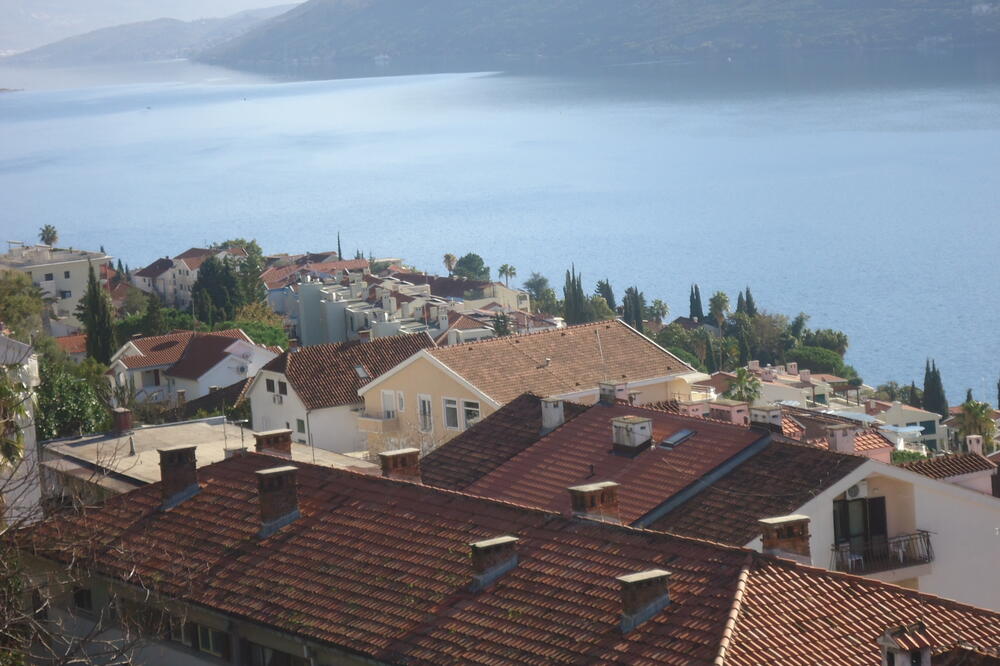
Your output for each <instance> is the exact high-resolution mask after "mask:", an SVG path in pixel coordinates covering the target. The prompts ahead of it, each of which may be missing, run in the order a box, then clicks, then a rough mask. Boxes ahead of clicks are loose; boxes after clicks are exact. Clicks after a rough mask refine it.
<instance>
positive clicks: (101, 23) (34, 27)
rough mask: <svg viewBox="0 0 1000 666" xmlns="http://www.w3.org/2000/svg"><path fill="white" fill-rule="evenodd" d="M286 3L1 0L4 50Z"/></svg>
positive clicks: (272, 0) (246, 0) (240, 0)
mask: <svg viewBox="0 0 1000 666" xmlns="http://www.w3.org/2000/svg"><path fill="white" fill-rule="evenodd" d="M290 1H291V2H294V0H290ZM282 4H289V0H286V1H282V0H0V52H6V51H17V50H25V49H30V48H34V47H36V46H41V45H42V44H47V43H49V42H53V41H56V40H59V39H63V38H65V37H70V36H72V35H78V34H81V33H84V32H89V31H91V30H96V29H98V28H105V27H108V26H112V25H119V24H122V23H132V22H135V21H146V20H149V19H155V18H163V17H168V18H176V19H182V20H185V21H187V20H191V19H196V18H208V17H217V16H226V15H228V14H234V13H236V12H239V11H242V10H244V9H255V8H258V7H271V6H275V5H282Z"/></svg>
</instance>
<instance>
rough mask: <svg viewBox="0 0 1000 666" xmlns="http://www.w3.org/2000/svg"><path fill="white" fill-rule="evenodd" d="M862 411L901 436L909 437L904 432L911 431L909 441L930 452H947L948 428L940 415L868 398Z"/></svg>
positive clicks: (909, 406)
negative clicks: (916, 442)
mask: <svg viewBox="0 0 1000 666" xmlns="http://www.w3.org/2000/svg"><path fill="white" fill-rule="evenodd" d="M863 407H864V411H865V413H866V414H868V415H869V416H874V417H875V418H877V419H878V420H879V421H881V422H882V423H884V424H885V425H887V426H890V427H891V428H894V429H897V430H898V431H899V432H900V433H901V434H902V435H906V436H908V437H909V434H908V433H907V432H906V431H908V430H909V431H912V433H913V434H912V437H909V438H910V439H912V440H914V441H919V443H921V444H923V445H924V446H926V447H927V448H928V449H931V450H932V451H947V450H948V441H949V435H948V426H946V425H944V422H943V419H942V418H941V415H940V414H938V413H936V412H929V411H927V410H926V409H921V408H920V407H913V406H912V405H907V404H905V403H902V402H899V401H898V400H897V401H895V402H889V401H888V400H876V399H874V398H870V399H868V400H866V401H865V403H864V405H863Z"/></svg>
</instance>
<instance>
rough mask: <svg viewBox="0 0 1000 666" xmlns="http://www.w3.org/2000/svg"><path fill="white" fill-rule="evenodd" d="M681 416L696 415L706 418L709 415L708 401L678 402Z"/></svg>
mask: <svg viewBox="0 0 1000 666" xmlns="http://www.w3.org/2000/svg"><path fill="white" fill-rule="evenodd" d="M677 407H678V411H680V413H681V416H695V417H697V418H701V419H703V418H705V417H706V416H708V403H707V402H705V401H703V400H682V401H680V402H678V403H677Z"/></svg>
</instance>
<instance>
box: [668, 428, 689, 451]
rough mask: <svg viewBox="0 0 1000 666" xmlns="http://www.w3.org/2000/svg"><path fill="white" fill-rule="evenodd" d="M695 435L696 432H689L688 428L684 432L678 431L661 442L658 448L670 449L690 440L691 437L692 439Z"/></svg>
mask: <svg viewBox="0 0 1000 666" xmlns="http://www.w3.org/2000/svg"><path fill="white" fill-rule="evenodd" d="M696 433H697V431H695V430H691V429H690V428H685V429H684V430H678V431H677V432H675V433H674V434H672V435H670V436H669V437H666V438H665V439H664V440H663V441H662V442H660V446H662V447H664V448H666V449H672V448H674V447H675V446H677V445H678V444H682V443H684V442H686V441H687V440H689V439H691V438H692V437H694V435H695V434H696Z"/></svg>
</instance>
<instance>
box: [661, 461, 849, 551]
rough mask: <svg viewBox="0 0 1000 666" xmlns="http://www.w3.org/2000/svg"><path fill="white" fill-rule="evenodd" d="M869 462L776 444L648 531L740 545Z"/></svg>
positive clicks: (716, 482)
mask: <svg viewBox="0 0 1000 666" xmlns="http://www.w3.org/2000/svg"><path fill="white" fill-rule="evenodd" d="M866 462H868V460H867V459H866V458H864V457H862V456H850V455H842V454H839V453H831V452H830V451H823V450H821V449H817V448H814V447H811V446H805V445H802V444H792V443H790V442H781V441H773V442H771V443H770V444H768V445H767V447H765V448H764V449H763V450H761V451H760V452H759V453H757V454H756V455H754V456H752V457H751V458H749V459H748V460H746V461H745V462H743V463H742V464H740V465H739V466H737V467H736V468H735V469H733V470H732V471H731V472H729V473H728V474H726V475H725V476H724V477H722V478H721V479H719V480H717V481H715V482H714V483H712V484H711V485H709V486H708V487H707V488H705V489H704V490H702V491H701V492H700V493H698V494H697V495H695V496H694V497H692V498H691V499H690V500H688V501H687V502H684V503H683V504H680V505H678V506H677V507H675V508H674V509H673V510H672V511H670V512H669V513H668V514H666V515H665V516H663V517H662V518H660V519H659V520H656V521H655V522H653V523H650V524H649V528H650V529H655V530H663V531H664V532H671V533H673V534H683V535H685V536H692V537H697V538H701V539H709V540H711V541H719V542H721V543H729V544H733V545H738V546H742V545H745V544H748V543H750V541H752V540H753V539H754V538H756V537H758V536H760V525H759V524H758V523H757V521H758V520H760V519H761V518H772V517H774V516H787V515H789V514H792V513H796V512H797V510H798V509H799V508H800V507H801V506H802V505H803V504H805V503H806V502H808V501H809V500H811V499H812V498H813V497H815V496H816V495H819V494H820V493H822V492H823V491H824V490H826V489H827V488H829V487H830V486H831V485H832V484H834V483H836V482H837V481H839V480H840V479H842V478H844V477H845V476H847V475H848V474H850V473H851V472H853V471H854V470H855V469H857V468H858V467H860V466H861V465H863V464H865V463H866Z"/></svg>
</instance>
